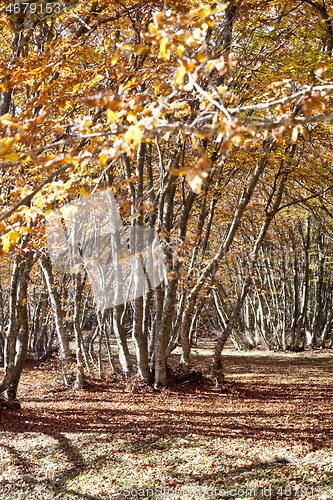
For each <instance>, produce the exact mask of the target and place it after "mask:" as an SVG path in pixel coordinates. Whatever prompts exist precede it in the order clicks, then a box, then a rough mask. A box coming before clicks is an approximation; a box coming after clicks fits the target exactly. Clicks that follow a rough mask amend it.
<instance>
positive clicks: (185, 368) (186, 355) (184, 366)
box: [179, 141, 274, 380]
mask: <svg viewBox="0 0 333 500" xmlns="http://www.w3.org/2000/svg"><path fill="white" fill-rule="evenodd" d="M273 144H274V141H271V142H269V143H268V144H266V146H265V147H264V148H263V156H262V157H261V158H260V160H259V161H258V163H257V165H256V167H255V169H254V172H253V175H252V177H251V179H250V182H249V184H248V186H246V187H244V191H243V193H242V195H241V199H240V202H239V204H238V206H237V208H236V210H235V213H234V216H233V219H232V221H231V223H230V226H229V229H228V232H227V235H226V238H225V240H224V241H223V243H222V244H221V246H220V249H219V251H218V252H217V253H216V255H215V256H214V257H213V258H212V260H211V261H210V263H209V264H208V265H207V266H206V267H205V268H204V270H203V271H202V273H201V275H200V277H199V279H198V282H197V284H196V285H195V286H194V287H193V288H192V290H191V292H190V293H189V296H188V302H187V307H186V309H185V311H184V316H183V321H182V327H181V343H182V356H181V369H180V372H179V380H186V379H187V378H188V376H189V367H190V345H189V339H188V329H189V325H190V319H191V315H192V313H193V310H194V307H195V303H196V299H197V297H198V294H199V292H200V290H201V289H202V287H203V285H204V284H205V282H206V279H207V278H208V277H209V276H210V275H211V274H212V273H213V272H214V270H215V269H216V266H217V265H218V263H219V261H220V260H221V259H222V257H225V256H226V255H227V253H228V251H229V250H230V247H231V245H232V242H233V240H234V237H235V235H236V232H237V230H238V228H239V226H240V224H241V220H242V216H243V214H244V212H245V210H246V207H247V205H248V204H249V202H250V200H251V197H252V194H253V192H254V189H255V187H256V185H257V183H258V181H259V179H260V176H261V174H262V173H263V171H264V169H265V166H266V163H267V157H268V153H269V151H270V149H271V148H272V146H273Z"/></svg>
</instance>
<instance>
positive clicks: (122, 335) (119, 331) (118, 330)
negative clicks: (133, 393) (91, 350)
mask: <svg viewBox="0 0 333 500" xmlns="http://www.w3.org/2000/svg"><path fill="white" fill-rule="evenodd" d="M124 318H125V314H124V304H120V305H117V306H115V307H114V308H113V330H114V333H115V337H116V341H117V346H118V356H119V361H120V365H121V368H122V371H123V374H124V375H125V376H128V375H129V374H130V373H132V371H133V365H132V360H131V357H130V353H129V350H128V345H127V340H126V330H125V326H124Z"/></svg>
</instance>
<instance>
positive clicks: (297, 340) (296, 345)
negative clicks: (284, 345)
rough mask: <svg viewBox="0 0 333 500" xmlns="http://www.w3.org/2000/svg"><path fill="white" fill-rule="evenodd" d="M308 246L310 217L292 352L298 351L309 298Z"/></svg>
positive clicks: (307, 225) (304, 246)
mask: <svg viewBox="0 0 333 500" xmlns="http://www.w3.org/2000/svg"><path fill="white" fill-rule="evenodd" d="M309 246H310V217H307V219H306V225H305V237H304V241H303V267H304V277H303V287H302V288H303V290H302V304H301V309H300V315H299V318H297V327H296V332H295V333H296V335H295V342H294V345H293V346H292V348H293V350H294V351H299V349H300V342H301V334H302V329H303V328H304V324H305V319H306V313H307V307H308V296H309V272H310V269H309Z"/></svg>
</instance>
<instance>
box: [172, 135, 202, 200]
mask: <svg viewBox="0 0 333 500" xmlns="http://www.w3.org/2000/svg"><path fill="white" fill-rule="evenodd" d="M193 142H194V138H193V137H192V144H193ZM210 167H211V162H210V159H209V158H208V155H207V153H206V151H205V150H204V149H202V150H201V151H200V158H199V159H198V161H197V163H196V165H194V166H193V167H190V168H182V169H179V170H175V169H173V168H168V171H169V172H170V173H171V174H172V175H178V176H179V175H184V174H186V180H187V182H188V184H189V186H190V188H191V189H192V191H193V192H194V193H196V194H199V193H200V192H201V185H202V181H203V179H206V177H207V176H208V171H209V170H210Z"/></svg>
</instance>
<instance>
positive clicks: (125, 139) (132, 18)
mask: <svg viewBox="0 0 333 500" xmlns="http://www.w3.org/2000/svg"><path fill="white" fill-rule="evenodd" d="M15 5H16V6H18V7H15ZM47 6H48V7H47ZM35 7H36V8H35ZM47 9H48V10H47ZM1 12H2V17H1V27H2V38H1V41H0V43H1V49H2V57H1V66H0V67H1V83H0V90H1V93H2V100H1V112H0V115H1V116H0V131H1V140H0V158H1V159H0V162H1V164H0V167H1V211H0V231H1V247H0V248H1V256H2V258H3V259H5V261H6V262H7V259H8V255H10V256H11V258H12V259H13V262H14V264H13V266H12V270H11V273H12V274H11V276H12V277H11V281H10V283H9V281H8V280H9V276H7V287H8V292H7V296H8V299H7V300H6V301H3V302H2V303H0V309H1V314H0V325H1V326H2V333H1V335H0V337H1V342H0V349H1V350H2V355H3V357H4V363H5V375H4V379H3V382H2V384H1V391H2V392H4V391H7V392H6V396H7V397H8V398H9V399H15V397H16V389H15V390H14V391H12V392H11V391H10V390H9V388H10V387H17V383H16V382H17V379H18V376H19V375H17V374H18V373H20V370H21V368H20V367H22V366H23V365H22V359H23V357H24V353H26V348H25V347H22V348H21V347H20V343H21V344H22V343H23V344H24V345H28V344H29V342H30V346H31V347H32V348H33V350H35V352H36V353H38V356H39V357H43V356H46V355H47V353H49V352H51V350H52V347H53V345H54V342H55V339H57V342H58V345H59V348H60V355H61V359H62V367H63V382H64V384H70V383H72V380H73V376H74V375H73V373H72V371H73V367H72V366H71V365H72V358H71V353H70V346H69V341H70V340H71V339H72V338H74V339H75V342H76V363H75V364H76V375H75V379H76V386H77V387H81V386H82V384H83V378H84V373H88V374H92V373H93V372H96V373H97V374H98V375H99V376H101V374H102V371H103V362H102V355H103V352H106V353H107V355H108V362H109V364H110V366H111V368H112V369H115V363H114V359H113V354H112V350H111V348H110V335H112V334H114V335H115V339H116V342H117V346H118V356H119V361H120V365H121V370H122V373H124V374H125V375H128V374H129V373H131V372H132V370H133V366H132V361H131V358H130V356H129V350H128V345H127V336H126V334H127V333H129V332H131V333H132V337H133V342H134V346H135V351H136V361H137V369H138V373H139V376H140V377H141V379H142V380H143V381H144V382H145V383H151V382H152V381H153V382H154V383H155V385H156V386H166V385H167V383H168V370H167V359H168V357H169V355H170V354H171V352H173V350H174V349H175V348H176V347H177V345H180V346H181V350H182V356H181V362H180V369H179V373H178V379H179V381H184V380H186V379H187V378H188V377H189V372H190V365H191V358H190V354H191V340H192V338H193V335H194V332H195V329H196V327H197V322H198V320H199V319H200V312H199V313H198V312H197V311H198V310H199V311H204V307H205V302H206V303H208V304H209V303H210V301H214V303H215V307H216V309H217V317H218V319H219V325H220V328H221V332H220V335H219V340H218V342H217V344H216V350H215V354H214V356H213V362H212V366H213V375H214V377H215V379H216V383H217V384H218V385H221V384H222V383H223V378H224V377H223V374H222V371H221V366H220V355H221V351H222V348H223V346H224V345H225V342H226V341H227V340H228V338H229V336H230V335H232V338H233V339H236V340H235V342H236V344H237V342H238V343H239V344H240V345H241V344H242V343H243V345H244V341H242V335H243V332H244V331H245V329H246V331H247V339H248V341H247V345H250V344H255V342H254V341H253V338H252V333H253V325H252V326H251V319H250V318H251V315H252V317H253V318H254V317H255V318H256V321H255V324H256V326H255V332H254V335H258V330H259V331H260V335H261V338H262V339H263V340H264V342H265V343H266V345H267V347H268V348H271V347H272V346H273V345H275V346H276V345H277V346H279V347H280V348H286V347H287V344H288V345H289V344H290V347H291V348H295V349H298V348H299V347H300V345H301V344H302V342H303V340H304V338H309V339H310V344H312V345H315V342H317V339H318V338H319V337H320V335H321V337H322V341H321V342H322V345H325V344H326V341H327V339H328V337H329V334H330V325H331V322H332V318H331V312H330V311H331V302H330V301H328V302H327V311H326V313H325V315H324V316H323V317H319V316H318V314H319V313H318V311H319V310H320V307H321V304H322V300H323V298H322V293H323V283H324V281H325V280H324V267H325V266H324V261H323V258H322V257H320V258H319V260H318V276H319V278H318V279H319V282H318V286H317V289H316V291H313V290H312V289H311V287H310V285H309V283H310V273H311V266H310V260H309V251H310V246H311V234H312V232H311V227H312V226H313V224H314V225H315V227H318V228H319V227H321V228H322V229H320V231H321V233H322V232H323V231H326V228H327V227H329V225H330V221H328V220H327V211H329V206H330V203H331V198H330V189H331V186H332V179H331V169H330V166H329V155H330V154H331V147H330V146H331V144H330V139H329V137H330V133H331V127H332V125H331V122H332V120H333V113H331V112H330V111H331V105H332V102H331V93H332V90H333V84H332V83H331V82H330V77H331V66H330V62H331V57H332V22H331V18H332V7H331V6H330V5H328V4H327V2H325V1H323V0H322V1H321V2H312V1H310V0H309V1H308V0H303V1H301V2H299V3H298V4H297V5H295V3H294V2H282V1H280V0H276V1H271V2H267V1H264V2H262V1H260V0H238V1H237V0H230V1H228V2H223V1H221V2H218V1H217V2H209V1H208V2H206V3H205V4H201V5H193V4H192V3H191V2H178V1H175V0H169V1H167V2H166V1H164V2H158V1H153V0H151V1H145V2H140V1H139V2H127V3H126V5H124V4H123V3H122V2H120V1H118V0H114V1H113V0H109V1H108V2H99V1H94V2H81V1H78V2H73V3H70V2H62V3H59V2H53V3H52V2H51V3H50V2H49V3H45V2H44V1H42V0H38V1H36V2H34V3H31V2H26V3H20V2H17V3H15V4H12V3H10V2H9V1H7V0H6V1H5V2H3V9H2V11H1ZM305 27H306V29H305ZM107 188H111V189H112V190H113V192H114V194H115V197H116V200H117V204H118V212H119V214H120V216H121V218H122V221H123V224H124V225H125V226H127V227H131V228H138V227H149V228H152V229H154V230H155V231H156V232H157V234H158V236H159V239H160V241H161V245H162V249H163V258H164V268H165V279H164V281H163V282H162V283H161V284H160V285H159V286H157V287H156V288H155V289H151V290H150V291H149V292H148V293H147V294H145V295H144V296H142V297H138V298H136V299H135V300H133V301H132V302H127V303H126V304H120V305H115V306H114V307H113V308H111V309H106V310H103V311H100V312H99V311H97V309H96V304H95V303H94V299H93V294H92V293H91V289H90V288H89V286H90V285H89V280H87V278H86V274H85V271H84V269H80V272H82V273H83V275H84V276H83V278H82V276H81V274H79V273H78V269H77V268H75V267H74V268H73V269H71V273H68V272H67V273H64V274H63V275H61V274H59V273H57V272H56V273H55V271H54V269H52V262H51V261H50V259H49V256H48V249H47V245H46V239H45V223H46V221H47V220H48V219H49V218H50V217H51V214H52V213H57V214H58V215H59V217H62V216H63V215H64V214H65V211H66V206H67V205H68V203H69V202H73V201H75V200H78V199H80V198H84V197H85V196H87V195H89V194H91V193H95V192H99V191H103V190H105V189H107ZM291 210H292V211H293V212H292V213H293V214H294V213H295V214H297V216H298V217H300V219H302V218H303V216H304V214H305V213H306V214H307V215H306V216H305V220H306V221H307V222H306V223H305V225H304V224H303V223H302V222H300V225H299V227H300V228H302V230H300V232H299V235H300V236H301V242H300V241H297V238H298V235H297V237H296V235H295V226H293V225H291V227H290V231H289V233H288V234H287V233H285V236H284V237H285V238H286V240H287V241H288V243H287V244H288V245H291V246H293V245H294V246H295V260H294V261H293V264H292V262H291V261H288V262H286V256H285V255H284V251H283V248H282V247H281V248H280V249H279V250H278V251H277V250H276V247H274V243H273V242H272V240H271V238H272V234H275V237H276V238H277V239H279V232H278V231H277V230H276V228H277V227H278V226H279V224H280V225H281V224H283V221H284V220H286V219H288V217H289V214H290V213H291V212H290V211H291ZM324 213H325V217H326V218H325V221H323V214H324ZM293 216H294V215H293ZM323 228H325V229H323ZM274 230H275V231H276V232H275V233H274ZM280 243H281V244H282V242H280ZM323 245H324V243H323V241H322V240H318V246H319V247H320V246H323ZM296 247H297V248H298V249H299V248H302V250H301V252H302V259H303V270H302V273H301V276H302V277H301V278H299V277H296V278H295V284H294V292H293V306H292V307H293V309H292V308H291V303H290V298H289V297H288V300H287V294H288V293H289V291H290V287H291V284H290V278H289V281H288V280H287V281H286V280H285V276H283V277H282V275H280V277H279V278H277V277H276V276H275V275H274V273H275V269H273V268H272V264H271V263H270V261H269V258H268V257H267V254H268V255H269V253H270V252H271V253H272V252H278V254H279V258H280V259H281V262H282V270H283V271H284V270H285V272H286V273H287V271H288V272H289V273H291V272H292V271H291V267H292V266H294V270H295V272H296V271H297V270H298V268H299V264H298V260H297V259H298V258H299V257H298V255H297V253H296ZM267 249H268V250H267ZM298 251H299V250H298ZM288 258H290V254H289V257H288ZM237 259H238V262H237ZM239 259H241V261H240V262H241V264H240V262H239ZM230 262H232V266H236V269H237V267H238V269H239V271H238V272H235V273H234V275H235V276H237V280H236V282H237V283H236V284H237V286H236V287H235V284H234V283H232V284H230V279H229V277H228V276H227V275H228V272H229V273H230V269H228V267H229V263H230ZM242 262H245V266H243V264H242ZM19 263H21V264H20V266H22V269H23V270H22V271H20V272H22V273H23V274H22V276H23V277H24V278H22V285H21V281H19V285H18V276H19V271H18V269H19ZM38 266H39V267H38ZM262 266H265V272H263V270H262ZM283 266H284V267H283ZM30 273H36V275H37V276H38V280H39V283H40V291H39V296H38V299H37V304H36V303H31V302H30V301H28V302H27V307H26V309H25V307H23V305H24V300H25V293H26V292H25V290H26V286H27V287H28V288H27V290H28V293H29V294H30V295H31V294H32V293H34V292H33V283H32V282H31V281H30V282H28V280H29V274H30ZM30 275H31V274H30ZM299 275H300V274H299ZM20 279H21V278H20ZM279 279H280V283H281V282H282V281H283V283H285V284H284V286H285V288H284V296H282V297H280V298H277V297H276V294H275V288H276V286H277V283H278V282H279V281H277V280H279ZM300 279H301V280H302V281H300ZM2 286H4V285H3V284H2ZM274 287H275V288H274ZM288 287H289V289H288ZM265 288H266V289H267V291H265V293H264V290H265ZM300 288H301V289H302V291H301V292H300ZM222 290H223V291H222ZM228 294H229V295H228ZM268 297H269V298H268ZM35 300H36V295H35ZM279 300H280V301H282V303H284V304H286V305H285V312H284V316H283V317H277V318H276V317H275V316H276V315H278V314H279V312H278V310H277V309H276V308H277V307H278V306H279ZM310 300H314V301H315V303H316V305H315V306H312V305H311V304H310ZM22 301H23V303H22ZM20 304H21V305H20ZM225 304H227V305H225ZM22 307H23V309H22ZM267 308H269V309H270V310H272V311H274V312H272V318H273V316H274V315H275V316H274V317H275V319H270V321H269V322H267V318H266V316H267V314H266V310H267ZM288 308H289V309H288ZM311 308H312V309H311ZM250 310H251V311H252V312H249V311H250ZM310 310H312V312H313V314H314V318H315V319H314V320H312V319H310V320H309V318H308V312H309V311H310ZM22 311H23V312H22ZM25 311H26V312H25ZM51 311H52V314H51ZM291 311H293V312H291ZM316 311H317V312H316ZM27 317H28V321H27V320H26V318H27ZM41 317H42V318H43V320H42V321H40V318H41ZM46 318H47V319H46ZM51 318H52V319H51ZM283 318H284V319H283ZM291 318H292V319H291ZM242 320H243V323H244V324H245V325H246V327H244V325H242ZM39 321H40V324H39V323H38V322H39ZM283 321H284V323H283V325H284V326H281V322H283ZM288 321H289V323H290V329H291V339H288V340H287V333H288V332H287V330H286V328H287V329H288V328H289V326H288ZM309 321H310V322H311V321H313V324H312V326H311V328H310V327H309ZM13 322H14V323H15V327H14V326H12V325H13V324H14V323H13ZM269 323H270V324H269ZM272 324H273V325H274V328H272ZM129 325H130V326H129ZM306 325H307V326H306ZM29 329H30V331H29ZM251 329H252V330H251ZM312 329H314V331H315V334H313V333H312V331H313V330H312ZM251 331H252V333H251ZM305 331H307V333H305ZM250 333H251V335H250ZM240 334H242V335H240ZM288 334H289V333H288ZM22 336H23V337H24V339H25V340H24V341H22ZM270 337H274V338H275V340H274V339H273V340H272V341H271V339H270ZM31 339H33V346H32V344H31V342H32V341H31ZM237 339H238V341H237ZM27 340H28V342H27ZM96 346H97V353H96V352H94V350H95V349H96ZM15 384H16V385H15Z"/></svg>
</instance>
